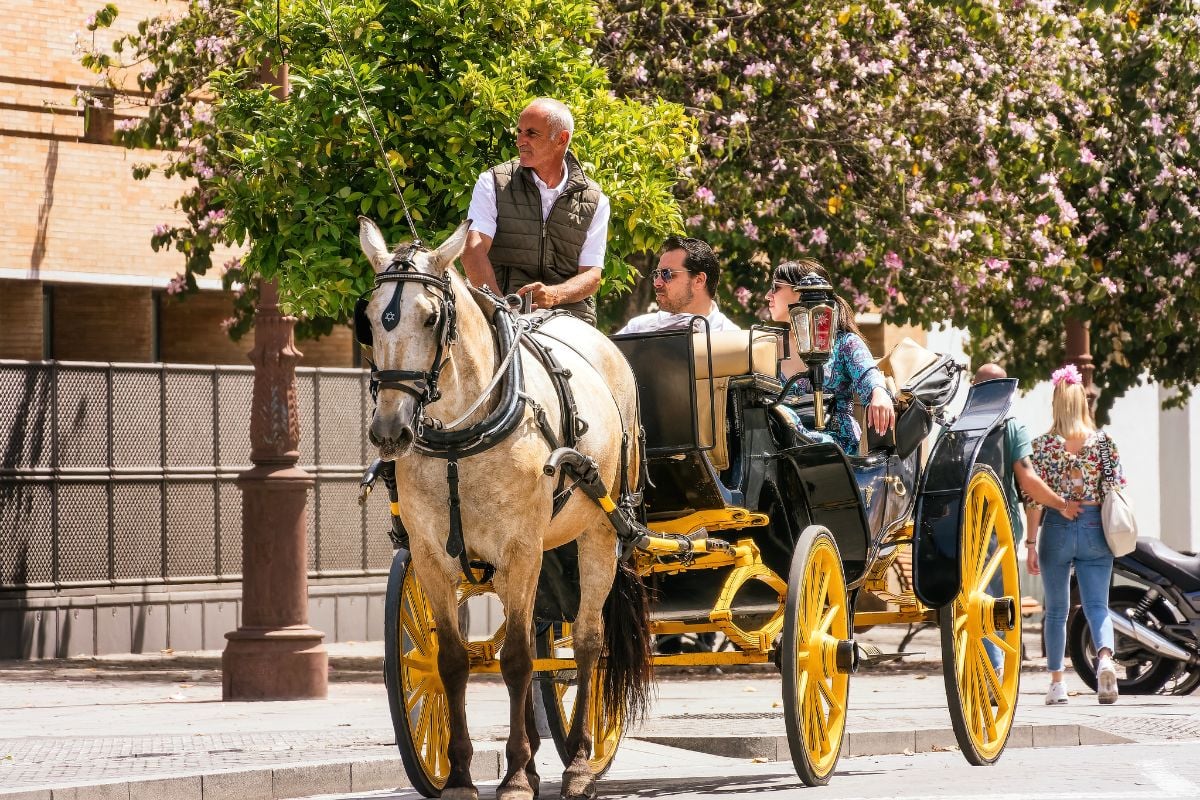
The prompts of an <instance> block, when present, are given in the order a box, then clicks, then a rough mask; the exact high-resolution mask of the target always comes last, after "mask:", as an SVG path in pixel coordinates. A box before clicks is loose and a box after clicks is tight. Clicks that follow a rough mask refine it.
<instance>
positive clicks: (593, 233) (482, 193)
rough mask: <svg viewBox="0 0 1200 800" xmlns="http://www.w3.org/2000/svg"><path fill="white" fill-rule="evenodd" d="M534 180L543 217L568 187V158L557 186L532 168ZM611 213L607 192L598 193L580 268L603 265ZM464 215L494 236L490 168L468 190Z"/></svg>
mask: <svg viewBox="0 0 1200 800" xmlns="http://www.w3.org/2000/svg"><path fill="white" fill-rule="evenodd" d="M529 172H530V174H531V175H532V176H533V182H534V183H535V184H536V185H537V188H538V194H539V195H541V198H542V221H543V222H545V221H546V217H548V216H550V209H552V208H553V207H554V201H555V200H557V199H558V197H559V195H561V194H562V193H563V189H565V188H567V162H566V161H564V162H563V169H562V172H563V176H562V180H561V181H559V183H558V185H557V186H547V185H546V183H545V182H544V181H543V180H542V179H541V178H540V177H538V174H537V173H536V172H534V171H533V170H530V171H529ZM609 214H610V208H609V202H608V195H606V194H604V192H601V193H600V200H599V202H597V203H596V213H595V214H593V215H592V222H591V224H590V225H589V226H588V231H587V238H586V239H584V241H583V249H582V250H580V251H579V268H580V269H584V268H587V267H601V266H603V265H604V251H605V249H606V248H607V247H608V217H609ZM467 219H469V220H471V230H473V231H479V232H480V233H482V234H483V235H484V236H486V237H488V238H489V239H495V238H496V179H495V178H494V177H493V176H492V172H491V170H486V171H485V172H483V174H481V175H480V176H479V180H477V181H475V188H474V189H473V190H472V191H471V206H470V208H468V209H467Z"/></svg>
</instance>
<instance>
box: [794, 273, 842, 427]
mask: <svg viewBox="0 0 1200 800" xmlns="http://www.w3.org/2000/svg"><path fill="white" fill-rule="evenodd" d="M796 289H797V290H798V291H799V293H800V301H799V302H798V303H793V304H792V305H790V306H788V314H790V315H791V318H792V333H793V334H794V335H795V337H796V350H797V352H796V355H798V356H799V357H800V358H801V359H803V361H804V363H805V365H807V366H808V370H809V375H810V377H811V379H812V385H813V399H814V401H815V406H816V408H815V410H816V428H817V430H825V364H826V363H827V362H828V361H829V357H830V356H831V355H833V343H834V340H835V339H836V338H837V329H838V308H837V303H835V302H834V297H833V287H832V286H830V285H829V284H827V283H819V284H818V283H813V284H810V285H803V286H797V287H796Z"/></svg>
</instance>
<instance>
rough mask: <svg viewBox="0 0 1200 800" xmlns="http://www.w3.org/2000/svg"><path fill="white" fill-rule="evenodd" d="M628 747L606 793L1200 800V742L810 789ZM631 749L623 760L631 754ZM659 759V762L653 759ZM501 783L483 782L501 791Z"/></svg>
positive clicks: (880, 768)
mask: <svg viewBox="0 0 1200 800" xmlns="http://www.w3.org/2000/svg"><path fill="white" fill-rule="evenodd" d="M629 744H633V743H629V742H627V743H625V744H623V745H622V748H626V749H623V751H622V755H619V756H618V762H617V763H616V764H615V765H614V767H613V769H612V771H610V772H609V774H608V775H607V776H605V778H604V779H603V780H602V782H601V784H600V794H599V796H600V797H602V798H605V800H650V799H651V798H670V799H671V800H691V799H692V798H754V800H786V799H787V798H821V800H929V799H930V798H937V800H977V798H991V800H1172V799H1173V798H1180V799H1181V800H1196V798H1200V742H1185V743H1164V744H1121V745H1095V746H1089V747H1070V748H1038V749H1024V750H1008V751H1007V752H1005V753H1004V755H1003V756H1002V757H1001V759H1000V761H998V762H997V763H996V764H994V765H992V766H990V767H972V766H970V765H969V764H967V763H966V761H965V760H964V759H963V758H962V756H961V755H960V754H958V753H953V752H947V753H921V754H917V755H911V756H905V755H896V756H875V757H863V758H847V759H843V760H842V761H841V763H840V765H839V767H838V770H837V773H836V774H835V775H834V777H833V779H832V780H831V782H830V784H829V785H828V786H825V787H821V788H817V789H809V788H806V787H804V786H802V785H801V784H800V782H799V781H798V780H797V778H796V776H795V774H794V773H793V772H792V771H791V770H790V769H789V767H790V765H789V764H786V763H779V762H775V763H767V764H755V763H751V762H749V761H738V760H735V759H724V758H713V759H712V760H711V762H710V763H708V764H698V763H695V759H694V758H691V757H689V758H686V759H685V760H686V761H687V762H688V763H687V764H678V763H675V762H674V761H673V759H672V758H671V754H670V753H667V752H665V748H664V749H663V751H659V752H652V751H649V750H643V749H640V748H639V750H638V751H637V752H630V751H629V750H628V749H627V745H629ZM623 756H624V758H623ZM656 760H657V761H658V763H651V762H653V761H656ZM543 774H544V775H545V776H546V777H545V783H543V785H542V793H541V796H542V797H544V798H548V799H549V798H556V797H558V790H559V786H558V781H557V780H554V779H551V775H552V773H550V772H549V771H548V770H543ZM494 785H495V784H494V782H493V783H483V784H480V785H479V788H480V792H479V794H480V797H481V798H485V799H486V798H491V797H493V796H494V794H493V793H494V791H495V790H494ZM420 796H421V795H419V794H417V793H416V792H413V791H411V790H406V791H401V792H388V791H382V792H368V793H362V794H352V795H337V796H336V797H337V798H338V800H350V799H351V798H354V800H368V799H369V800H415V798H419V797H420Z"/></svg>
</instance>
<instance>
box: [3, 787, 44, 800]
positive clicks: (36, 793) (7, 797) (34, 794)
mask: <svg viewBox="0 0 1200 800" xmlns="http://www.w3.org/2000/svg"><path fill="white" fill-rule="evenodd" d="M0 800H53V798H52V797H51V790H50V789H30V790H29V791H28V792H21V791H17V792H6V791H4V790H3V789H0Z"/></svg>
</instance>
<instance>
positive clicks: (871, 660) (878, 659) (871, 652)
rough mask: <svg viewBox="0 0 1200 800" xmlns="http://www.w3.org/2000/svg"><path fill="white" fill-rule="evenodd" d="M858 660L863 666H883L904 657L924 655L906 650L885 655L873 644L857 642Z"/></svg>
mask: <svg viewBox="0 0 1200 800" xmlns="http://www.w3.org/2000/svg"><path fill="white" fill-rule="evenodd" d="M856 644H857V645H858V654H859V659H860V660H861V662H862V665H863V666H870V665H872V664H883V663H886V662H888V661H899V660H900V659H902V658H904V657H905V656H920V655H924V653H916V652H909V651H907V650H905V651H903V652H899V653H885V652H883V651H882V650H880V649H879V648H878V647H876V646H875V645H873V644H863V643H862V642H857V643H856Z"/></svg>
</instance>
